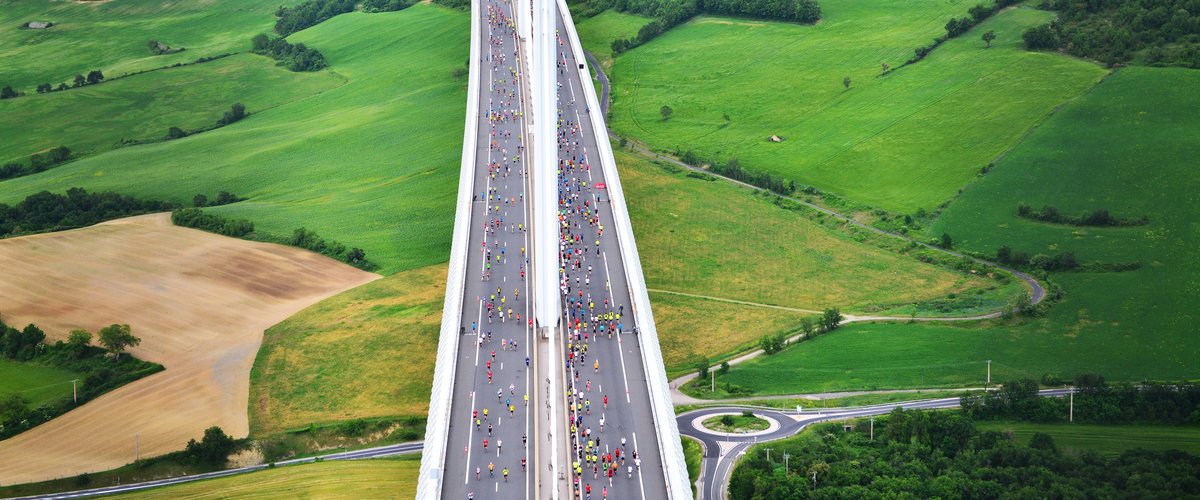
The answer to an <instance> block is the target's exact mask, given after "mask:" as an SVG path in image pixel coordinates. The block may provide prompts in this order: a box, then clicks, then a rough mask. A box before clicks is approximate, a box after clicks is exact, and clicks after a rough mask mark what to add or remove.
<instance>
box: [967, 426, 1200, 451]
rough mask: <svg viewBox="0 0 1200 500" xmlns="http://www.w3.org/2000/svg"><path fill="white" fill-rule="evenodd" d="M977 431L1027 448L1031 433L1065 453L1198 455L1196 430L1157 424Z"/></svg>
mask: <svg viewBox="0 0 1200 500" xmlns="http://www.w3.org/2000/svg"><path fill="white" fill-rule="evenodd" d="M977 426H978V427H979V429H980V430H994V431H1000V432H1006V433H1012V436H1013V438H1015V439H1016V440H1017V442H1018V443H1021V444H1022V445H1028V444H1029V439H1030V438H1032V437H1033V434H1034V433H1035V432H1044V433H1046V434H1049V435H1050V436H1052V437H1053V438H1054V444H1056V445H1058V449H1059V450H1060V451H1062V452H1065V453H1080V452H1084V451H1095V452H1096V453H1100V454H1101V455H1119V454H1120V453H1121V452H1123V451H1125V450H1132V449H1136V448H1142V449H1146V450H1181V451H1186V452H1188V453H1191V454H1193V455H1200V427H1184V426H1181V427H1168V426H1160V425H1087V424H1033V423H1027V422H978V423H977Z"/></svg>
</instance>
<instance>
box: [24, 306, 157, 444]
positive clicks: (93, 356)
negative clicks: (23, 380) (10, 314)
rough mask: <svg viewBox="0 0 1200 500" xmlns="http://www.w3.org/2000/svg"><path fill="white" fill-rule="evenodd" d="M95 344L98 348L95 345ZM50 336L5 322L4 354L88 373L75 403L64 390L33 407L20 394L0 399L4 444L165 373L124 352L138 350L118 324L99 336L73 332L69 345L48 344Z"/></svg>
mask: <svg viewBox="0 0 1200 500" xmlns="http://www.w3.org/2000/svg"><path fill="white" fill-rule="evenodd" d="M93 339H95V340H96V341H97V342H98V343H99V345H94V344H93V343H92V341H93ZM45 340H46V333H45V332H44V331H42V329H40V328H38V327H37V326H35V325H33V324H29V325H26V326H25V328H23V329H20V330H18V329H16V328H13V327H11V326H8V325H7V324H5V323H4V322H3V321H0V355H2V356H3V357H4V358H7V359H11V360H13V361H18V362H24V363H33V364H39V365H43V366H51V367H55V368H60V369H63V370H69V371H73V372H76V373H81V374H84V376H83V377H82V379H81V380H80V383H79V384H78V385H77V386H76V391H75V394H77V397H78V401H76V399H75V398H72V397H68V395H70V394H71V392H67V391H69V390H71V389H70V388H67V387H65V386H64V387H63V393H62V394H63V398H62V399H60V400H57V401H54V402H51V403H48V404H45V405H42V406H38V407H31V404H30V401H29V400H28V399H26V398H25V397H24V396H22V395H21V394H20V393H13V394H10V395H8V396H6V397H4V398H3V399H2V400H0V439H6V438H8V437H11V436H14V435H17V434H19V433H21V432H24V431H26V430H28V429H31V428H33V427H36V426H37V425H40V424H41V423H43V422H46V421H48V420H50V419H52V418H54V417H56V416H58V415H61V414H63V413H66V412H68V411H70V410H71V409H73V408H75V407H77V406H79V405H81V404H84V403H86V402H88V401H91V400H92V399H95V398H96V397H98V396H100V395H101V394H104V393H106V392H108V391H111V390H113V389H116V388H117V387H120V386H122V385H125V384H127V383H129V382H132V381H134V380H137V379H139V378H142V377H145V376H147V375H150V374H152V373H157V372H159V371H162V370H163V366H162V365H159V364H157V363H150V362H147V361H142V360H139V359H137V358H135V357H133V356H130V355H128V354H126V353H125V350H126V349H127V348H129V347H133V346H136V345H138V344H139V343H140V342H141V339H139V338H138V337H136V336H134V335H133V333H132V331H131V329H130V327H129V325H121V324H113V325H109V326H106V327H104V328H101V329H100V330H99V331H98V332H97V334H96V335H93V334H92V333H91V332H88V331H87V330H82V329H80V330H73V331H71V333H70V335H69V336H68V337H67V340H66V341H65V342H64V341H62V340H58V341H55V342H54V343H53V344H47V343H46V342H45Z"/></svg>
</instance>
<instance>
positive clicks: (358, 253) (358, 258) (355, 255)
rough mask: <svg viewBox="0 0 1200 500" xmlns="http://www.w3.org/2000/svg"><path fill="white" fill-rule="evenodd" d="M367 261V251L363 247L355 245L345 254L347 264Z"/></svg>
mask: <svg viewBox="0 0 1200 500" xmlns="http://www.w3.org/2000/svg"><path fill="white" fill-rule="evenodd" d="M366 261H367V253H366V252H364V251H363V249H361V248H358V247H355V248H351V249H350V252H349V253H347V254H346V262H347V263H348V264H352V265H353V264H362V263H364V262H366Z"/></svg>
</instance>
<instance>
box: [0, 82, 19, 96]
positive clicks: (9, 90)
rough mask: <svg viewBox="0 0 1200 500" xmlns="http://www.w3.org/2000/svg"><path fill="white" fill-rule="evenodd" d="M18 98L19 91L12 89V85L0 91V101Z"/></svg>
mask: <svg viewBox="0 0 1200 500" xmlns="http://www.w3.org/2000/svg"><path fill="white" fill-rule="evenodd" d="M16 96H17V91H16V90H15V89H13V88H12V85H5V86H4V88H2V89H0V99H12V98H13V97H16Z"/></svg>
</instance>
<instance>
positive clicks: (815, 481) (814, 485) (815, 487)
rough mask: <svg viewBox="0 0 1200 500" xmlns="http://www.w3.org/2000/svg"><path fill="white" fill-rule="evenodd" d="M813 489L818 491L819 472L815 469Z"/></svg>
mask: <svg viewBox="0 0 1200 500" xmlns="http://www.w3.org/2000/svg"><path fill="white" fill-rule="evenodd" d="M812 473H813V489H814V490H815V489H817V470H816V469H813V471H812Z"/></svg>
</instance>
